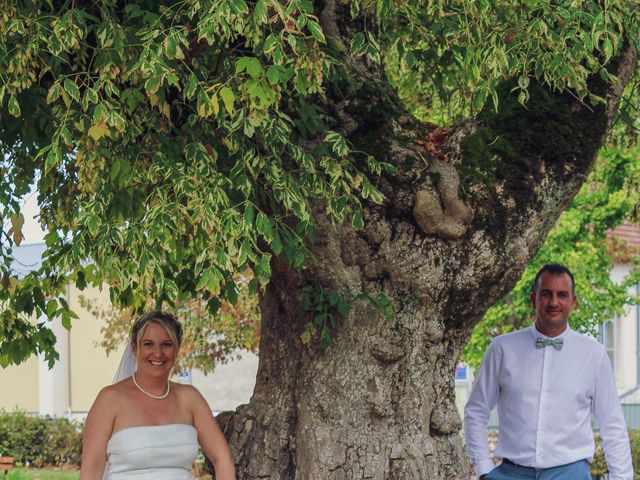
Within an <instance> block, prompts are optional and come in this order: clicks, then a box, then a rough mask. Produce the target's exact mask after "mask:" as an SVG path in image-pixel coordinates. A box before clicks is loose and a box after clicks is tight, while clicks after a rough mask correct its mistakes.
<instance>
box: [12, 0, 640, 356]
mask: <svg viewBox="0 0 640 480" xmlns="http://www.w3.org/2000/svg"><path fill="white" fill-rule="evenodd" d="M344 9H348V12H349V13H348V15H347V16H346V17H345V16H340V15H342V12H340V14H339V15H338V14H337V12H338V11H339V10H340V11H341V10H344ZM339 32H340V33H339ZM345 32H346V33H345ZM637 38H638V15H637V5H636V4H635V3H634V2H630V1H622V0H618V1H611V2H600V1H561V2H559V1H542V2H540V1H528V0H522V1H518V2H511V1H497V2H490V1H480V2H477V1H455V2H428V3H426V4H425V3H424V2H419V1H403V2H394V1H390V0H377V1H371V0H352V1H348V2H342V3H340V4H338V3H336V2H334V1H326V2H318V3H313V2H310V1H304V0H302V1H299V0H291V1H277V0H257V1H255V2H251V1H245V0H220V1H213V0H187V1H162V2H156V1H144V0H140V1H137V2H119V1H115V0H104V1H99V2H84V1H75V2H68V1H54V0H48V1H41V2H22V1H15V0H13V1H9V2H6V5H5V7H4V8H3V11H2V14H1V15H0V104H1V106H2V110H1V112H2V114H1V119H0V150H1V153H2V160H1V161H2V171H3V175H2V178H1V180H0V181H1V182H2V184H1V187H2V188H0V195H1V199H0V200H1V202H0V203H1V204H2V218H3V219H6V220H8V224H7V222H3V231H2V235H3V242H2V257H3V265H2V267H1V268H2V273H3V288H2V290H1V291H0V300H1V301H2V305H3V307H2V318H3V321H2V335H0V338H1V345H2V357H1V358H2V363H3V364H4V365H6V364H7V363H8V362H19V361H21V360H22V359H24V358H25V357H26V356H27V355H29V354H30V353H32V352H35V351H43V352H45V353H46V355H47V358H49V359H53V358H54V356H55V353H54V352H53V350H52V337H51V335H50V332H49V331H48V329H47V327H46V324H44V323H39V324H37V325H32V324H30V323H29V322H28V321H26V319H25V317H24V316H23V314H32V313H36V314H37V315H38V316H41V315H44V316H47V317H49V318H51V317H54V316H61V317H62V319H63V321H64V322H65V324H69V322H70V319H71V318H72V317H73V313H72V312H70V311H69V309H68V306H67V305H66V303H65V302H64V299H63V298H62V297H60V296H58V295H57V294H58V293H59V292H60V291H61V288H62V286H63V284H64V283H65V282H67V281H69V280H71V281H74V282H75V283H76V285H77V286H78V287H80V288H83V287H84V286H85V285H86V284H94V285H99V284H107V285H109V288H110V294H111V298H112V301H113V302H114V304H116V305H118V306H128V307H131V308H132V309H133V310H141V309H144V308H146V307H148V305H147V303H148V298H149V297H151V298H152V299H153V302H155V304H156V306H162V305H163V304H169V305H173V304H176V302H180V301H185V300H187V299H190V298H196V299H199V300H201V301H202V302H204V303H205V304H206V306H207V308H208V310H209V312H211V313H212V314H213V313H215V312H216V311H217V310H218V309H219V307H220V305H221V302H222V301H223V300H228V301H229V302H231V303H232V304H233V303H234V302H235V301H236V299H237V295H238V288H237V285H236V283H235V281H234V276H235V275H236V274H237V273H238V272H242V271H244V270H245V269H247V268H250V269H251V270H252V271H253V273H254V275H255V280H253V281H252V284H251V285H250V289H251V291H253V292H255V291H256V289H257V288H258V287H259V285H264V284H265V282H267V281H268V279H269V276H270V271H271V270H270V261H271V258H272V256H273V255H276V256H282V257H283V258H284V259H286V261H287V262H289V263H290V264H291V265H293V266H297V267H299V266H301V265H303V264H304V263H305V262H306V261H308V254H309V251H308V248H307V246H308V244H307V242H313V239H314V236H315V230H314V224H313V221H312V216H311V206H310V199H324V201H325V205H326V210H327V212H328V213H329V214H330V215H332V216H333V218H334V220H335V222H338V223H339V222H342V221H345V219H346V220H348V221H349V222H351V224H352V226H353V227H354V228H356V229H358V228H361V227H362V226H363V216H362V210H361V206H362V202H374V203H375V202H378V203H379V202H381V201H382V198H383V196H382V194H381V192H380V191H379V190H378V188H377V187H376V181H375V179H376V178H377V176H379V175H381V174H383V173H384V174H393V172H394V171H395V169H396V168H397V165H391V164H389V163H387V162H385V161H384V159H381V158H380V157H379V156H377V155H376V152H372V151H364V150H363V149H361V148H359V147H360V146H358V148H356V146H354V145H353V144H352V143H350V142H349V141H348V138H347V137H348V135H347V133H348V125H346V126H345V125H343V124H341V118H342V115H341V111H340V110H331V109H330V106H329V105H327V104H326V102H324V101H323V99H324V98H327V96H328V95H333V96H337V97H340V95H342V94H341V91H344V90H345V89H349V88H350V85H351V84H352V83H353V82H354V81H356V79H357V77H358V76H362V77H366V75H367V68H369V67H372V66H374V65H380V64H381V65H384V66H385V72H386V75H387V76H388V78H390V79H391V80H392V82H393V83H394V84H395V85H396V86H397V88H398V91H399V92H400V95H401V97H402V98H403V99H404V101H405V102H406V103H407V104H409V105H411V106H412V108H413V109H414V111H416V112H422V113H424V114H426V115H427V116H428V115H431V116H430V118H432V119H435V118H441V119H451V118H460V117H461V116H464V115H468V114H473V113H474V112H478V111H479V110H480V109H481V108H482V107H483V106H484V105H485V103H486V102H487V101H490V102H491V101H492V102H493V104H494V106H496V104H497V103H498V85H499V84H500V82H502V81H503V79H505V78H514V79H515V82H514V84H513V87H512V88H513V89H514V90H516V92H518V95H519V98H520V100H521V102H523V103H526V102H527V100H528V98H529V86H530V83H531V82H532V81H535V82H539V83H542V84H544V85H547V86H549V87H550V88H551V89H553V90H558V91H561V90H565V89H568V90H570V91H572V92H573V93H574V94H575V95H576V96H578V97H580V98H582V99H584V100H585V101H591V102H596V103H597V102H601V101H604V99H602V98H598V97H597V95H596V94H595V93H594V92H593V91H590V89H589V86H588V84H587V79H588V76H589V75H590V74H593V73H596V74H599V75H600V76H601V77H602V78H604V79H605V80H607V81H614V79H612V78H610V75H609V73H608V71H607V70H606V66H607V64H608V63H609V62H610V61H611V60H612V59H613V58H614V57H615V55H616V54H617V53H618V52H619V51H620V49H621V48H622V46H623V44H625V42H629V41H637ZM356 63H357V64H358V65H359V66H358V68H355V69H353V68H352V67H353V65H355V64H356ZM367 66H369V67H367ZM367 81H371V82H373V81H375V77H372V78H370V79H368V80H367ZM341 108H344V109H348V108H349V107H348V105H342V106H341ZM427 140H429V139H425V141H427ZM436 153H437V142H436ZM427 161H428V159H427V158H426V157H425V162H427ZM33 183H35V184H36V185H37V187H38V192H39V197H38V201H39V205H40V208H41V217H40V220H41V222H42V223H43V225H44V226H46V228H47V230H48V232H49V233H48V235H47V237H46V244H47V251H46V255H45V258H44V262H43V266H42V268H41V270H40V271H38V272H33V274H31V275H27V276H26V277H24V278H22V279H20V281H18V280H17V279H16V278H15V276H14V275H13V274H12V272H11V270H10V264H11V258H12V253H11V252H12V245H14V244H19V243H20V241H21V225H22V222H23V218H22V216H21V213H20V211H19V203H18V200H19V198H20V197H21V196H22V195H23V194H25V193H26V192H27V191H28V189H29V188H30V186H31V185H32V184H33ZM462 188H464V187H462Z"/></svg>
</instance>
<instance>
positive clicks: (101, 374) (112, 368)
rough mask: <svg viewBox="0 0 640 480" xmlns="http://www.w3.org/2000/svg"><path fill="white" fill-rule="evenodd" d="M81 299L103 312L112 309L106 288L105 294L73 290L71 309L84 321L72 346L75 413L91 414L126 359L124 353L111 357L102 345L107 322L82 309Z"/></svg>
mask: <svg viewBox="0 0 640 480" xmlns="http://www.w3.org/2000/svg"><path fill="white" fill-rule="evenodd" d="M79 295H82V296H84V297H85V298H87V299H90V300H93V301H95V302H96V303H95V304H96V305H98V306H99V307H100V308H105V309H106V308H109V305H110V304H109V293H108V291H107V289H106V288H105V289H103V291H102V292H101V291H100V290H98V289H97V288H87V289H85V290H84V291H82V292H80V291H78V289H77V288H76V287H75V286H71V287H70V292H69V306H70V307H71V309H72V310H73V311H74V312H76V313H77V314H78V317H80V318H76V319H74V320H73V323H72V328H71V332H70V342H69V343H70V349H69V350H70V358H69V361H70V365H71V382H70V384H71V411H72V412H74V413H79V412H87V411H88V410H89V408H91V405H92V404H93V401H94V399H95V398H96V395H97V394H98V392H99V391H100V389H101V388H102V387H104V386H106V385H110V384H111V382H112V380H113V376H114V374H115V372H116V369H117V368H118V363H119V362H120V357H121V355H122V351H121V350H120V351H116V352H111V354H110V355H109V356H107V354H106V351H105V350H104V348H103V347H101V346H99V345H98V342H100V340H101V339H102V334H101V332H100V329H101V328H102V325H103V320H102V319H99V318H97V317H95V316H94V315H93V314H92V313H90V312H88V311H87V310H85V309H84V308H82V307H81V306H80V302H79V298H78V297H79Z"/></svg>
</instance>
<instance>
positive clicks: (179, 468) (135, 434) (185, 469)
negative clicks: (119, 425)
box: [106, 424, 198, 480]
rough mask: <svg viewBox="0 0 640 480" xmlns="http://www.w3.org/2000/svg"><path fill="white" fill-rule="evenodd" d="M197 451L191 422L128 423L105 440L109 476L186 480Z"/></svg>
mask: <svg viewBox="0 0 640 480" xmlns="http://www.w3.org/2000/svg"><path fill="white" fill-rule="evenodd" d="M197 455H198V433H197V431H196V429H195V428H194V427H193V426H192V425H187V424H169V425H152V426H148V425H145V426H139V427H128V428H124V429H122V430H118V431H117V432H115V433H114V434H113V435H112V436H111V438H110V439H109V443H108V444H107V462H108V463H107V469H106V478H107V479H109V480H133V479H136V480H140V479H146V478H149V479H154V480H189V479H190V478H191V467H192V465H193V461H194V460H195V458H196V456H197Z"/></svg>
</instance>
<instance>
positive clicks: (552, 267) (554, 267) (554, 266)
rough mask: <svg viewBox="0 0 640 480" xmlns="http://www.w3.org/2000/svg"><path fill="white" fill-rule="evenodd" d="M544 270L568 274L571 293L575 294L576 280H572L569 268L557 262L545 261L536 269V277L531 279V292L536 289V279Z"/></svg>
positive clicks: (557, 273) (554, 273)
mask: <svg viewBox="0 0 640 480" xmlns="http://www.w3.org/2000/svg"><path fill="white" fill-rule="evenodd" d="M545 272H548V273H550V274H552V275H562V274H565V273H566V274H567V275H569V278H570V279H571V293H572V294H574V295H575V293H576V282H575V281H574V280H573V273H571V270H569V269H568V268H567V267H565V266H564V265H561V264H559V263H547V264H546V265H545V266H544V267H542V268H541V269H540V270H539V271H538V273H536V278H535V279H534V280H533V284H532V285H531V293H536V292H537V291H538V279H539V278H540V277H541V276H542V274H543V273H545Z"/></svg>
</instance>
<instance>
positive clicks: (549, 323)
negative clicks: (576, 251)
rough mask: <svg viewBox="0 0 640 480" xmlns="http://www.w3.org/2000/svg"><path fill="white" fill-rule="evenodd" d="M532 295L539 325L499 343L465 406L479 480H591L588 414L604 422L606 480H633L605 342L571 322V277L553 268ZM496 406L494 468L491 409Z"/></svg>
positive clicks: (565, 270) (540, 274) (492, 348)
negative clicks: (489, 430)
mask: <svg viewBox="0 0 640 480" xmlns="http://www.w3.org/2000/svg"><path fill="white" fill-rule="evenodd" d="M532 287H533V288H532V291H531V305H532V306H533V308H534V310H535V314H536V320H535V325H534V326H532V327H529V328H525V329H523V330H519V331H517V332H513V333H509V334H506V335H502V336H499V337H497V338H495V339H494V340H493V341H492V342H491V345H490V346H489V348H488V349H487V352H486V354H485V356H484V359H483V360H482V365H481V367H480V370H479V371H478V375H477V377H476V380H475V383H474V385H473V389H472V391H471V395H470V397H469V401H468V403H467V406H466V408H465V416H464V432H465V438H466V441H467V450H468V453H469V456H470V457H471V460H472V461H473V463H474V465H475V469H476V474H477V475H478V478H479V479H480V480H515V479H528V478H531V479H537V480H551V479H553V480H565V479H566V480H583V479H584V480H591V475H590V472H589V463H588V462H589V461H590V460H591V458H592V457H593V453H594V440H593V432H592V429H591V413H593V414H594V415H595V417H596V419H597V420H598V424H599V425H600V435H601V436H602V440H603V443H604V451H605V457H606V460H607V465H608V467H609V480H633V469H632V466H631V452H630V448H629V437H628V433H627V429H626V426H625V422H624V417H623V415H622V408H621V407H620V401H619V399H618V394H617V391H616V385H615V381H614V378H613V372H612V370H611V364H610V362H609V358H608V357H607V354H606V351H605V349H604V347H603V346H602V345H600V344H599V343H598V342H596V341H595V340H593V339H591V338H589V337H586V336H584V335H582V334H579V333H577V332H575V331H573V330H571V328H570V327H569V325H568V319H569V314H570V313H571V311H572V310H573V308H574V307H575V304H576V296H575V284H574V281H573V275H572V273H571V272H570V271H569V269H568V268H566V267H565V266H563V265H558V264H549V265H545V266H544V267H542V269H541V270H540V271H539V272H538V274H537V275H536V278H535V280H534V282H533V286H532ZM495 406H497V407H498V417H499V431H498V445H497V447H496V451H495V455H496V457H498V458H501V459H502V464H501V465H500V466H499V467H495V465H494V462H493V459H492V458H491V456H490V454H489V445H488V441H487V424H488V421H489V412H490V411H491V410H492V409H493V408H494V407H495Z"/></svg>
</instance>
